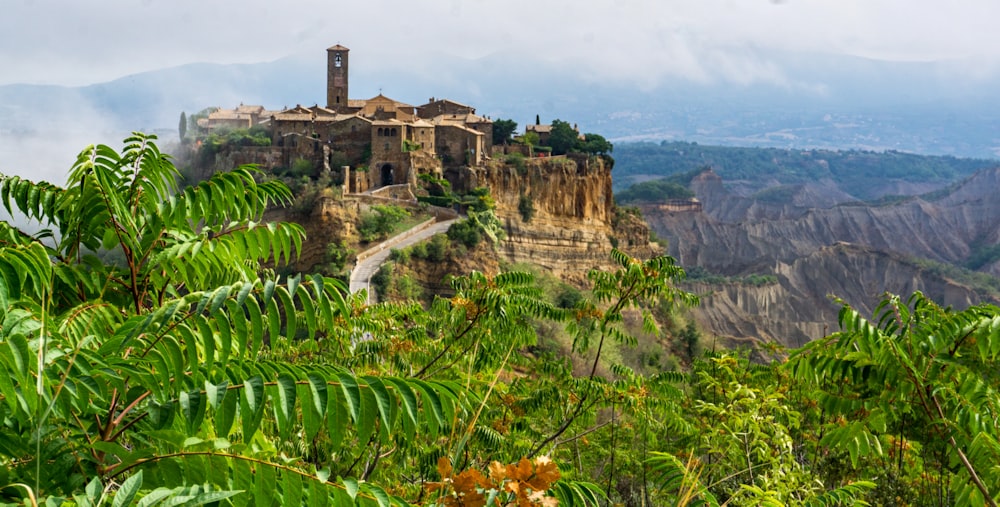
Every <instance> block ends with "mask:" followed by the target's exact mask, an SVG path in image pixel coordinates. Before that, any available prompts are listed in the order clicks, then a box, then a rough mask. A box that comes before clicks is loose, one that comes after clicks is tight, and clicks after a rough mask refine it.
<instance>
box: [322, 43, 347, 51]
mask: <svg viewBox="0 0 1000 507" xmlns="http://www.w3.org/2000/svg"><path fill="white" fill-rule="evenodd" d="M326 50H327V51H350V49H347V48H345V47H344V46H341V45H340V44H337V45H335V46H330V47H328V48H326Z"/></svg>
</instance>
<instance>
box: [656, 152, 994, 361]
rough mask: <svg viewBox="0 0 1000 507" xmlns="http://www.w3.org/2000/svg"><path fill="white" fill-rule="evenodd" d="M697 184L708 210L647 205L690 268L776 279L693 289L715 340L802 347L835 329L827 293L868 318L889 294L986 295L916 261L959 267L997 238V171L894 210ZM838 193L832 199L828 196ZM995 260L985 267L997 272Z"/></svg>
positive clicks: (971, 299)
mask: <svg viewBox="0 0 1000 507" xmlns="http://www.w3.org/2000/svg"><path fill="white" fill-rule="evenodd" d="M692 186H693V188H694V190H695V192H696V194H697V196H698V198H699V200H701V201H702V202H703V204H704V212H703V213H664V212H662V211H661V210H659V209H657V208H656V207H654V206H648V207H645V208H644V210H643V211H644V214H645V215H646V217H647V220H648V221H649V223H650V225H651V227H652V229H653V230H654V231H655V232H656V233H657V234H658V235H660V236H661V237H664V238H666V239H667V240H668V241H669V249H668V253H669V254H670V255H672V256H674V257H675V258H677V259H678V261H679V262H680V263H681V264H682V265H684V266H687V267H694V266H699V267H702V268H704V269H705V270H707V271H709V272H712V273H718V274H722V275H726V276H741V275H747V274H752V273H753V274H769V275H773V276H776V277H777V280H778V281H777V283H774V284H769V285H764V286H759V287H753V286H747V285H743V284H728V285H695V286H694V287H695V288H696V289H697V290H698V291H704V292H705V293H706V294H708V297H706V298H704V299H703V303H702V306H701V307H700V308H699V309H697V310H696V313H697V314H698V319H699V320H700V321H701V322H702V324H703V325H704V326H705V327H706V328H707V329H708V330H709V331H710V332H712V333H714V334H717V335H719V336H724V337H730V338H733V339H774V340H777V341H780V342H783V343H786V344H789V345H793V346H797V345H800V344H802V343H804V342H805V341H807V340H809V339H814V338H816V337H818V336H821V335H822V334H823V332H824V330H826V331H834V330H836V329H837V327H836V326H837V323H836V317H837V306H836V305H834V304H833V303H831V301H830V297H829V296H830V295H833V296H837V297H840V298H842V299H844V300H846V301H847V302H849V303H851V304H852V305H854V306H856V307H857V308H858V309H860V310H862V311H864V312H870V311H871V309H872V306H873V305H874V304H875V303H876V302H877V301H878V300H879V298H880V297H881V295H882V294H883V293H884V292H886V291H888V292H892V293H897V294H902V295H907V294H909V293H910V292H913V291H915V290H920V291H923V292H925V293H926V294H927V295H928V296H930V297H931V298H932V299H934V300H935V301H938V302H940V303H942V304H944V305H953V306H955V307H965V306H968V305H970V304H974V303H977V302H980V301H982V300H983V297H984V296H982V295H980V294H979V293H977V292H976V291H974V290H972V289H970V288H969V287H965V286H963V285H961V284H959V283H956V282H954V281H950V280H947V279H945V278H943V277H942V276H940V275H936V274H934V273H932V272H931V271H929V270H927V269H924V268H921V267H920V266H918V265H917V264H915V263H914V262H912V261H911V260H909V259H911V258H914V257H919V258H924V259H931V260H934V261H938V262H942V263H949V264H961V263H962V262H964V261H965V260H966V259H968V258H969V256H970V255H971V254H973V253H974V251H975V250H976V249H977V248H982V247H983V245H996V244H997V243H1000V228H998V227H997V226H996V224H997V223H1000V200H997V199H995V198H994V197H993V195H995V193H996V191H997V189H1000V169H996V170H992V171H984V172H980V173H977V174H976V175H975V176H973V177H972V178H970V179H969V180H966V181H965V182H963V183H962V184H960V185H957V186H955V187H954V188H952V189H950V191H948V192H940V193H939V194H940V195H938V196H937V197H936V198H933V199H931V198H919V197H912V198H908V199H906V200H903V201H901V202H897V203H894V204H891V205H881V206H869V205H861V204H859V203H856V202H855V203H853V204H852V203H839V204H838V203H835V202H832V201H836V199H828V200H827V201H820V202H818V203H817V204H815V205H814V206H813V207H807V206H806V204H808V203H809V202H810V201H809V200H808V199H806V198H803V199H801V200H796V199H795V198H796V197H797V196H801V195H802V194H798V193H796V192H815V191H816V190H815V189H811V190H810V189H801V188H800V189H793V190H792V192H791V194H789V195H786V196H785V197H787V198H788V199H787V200H785V201H784V202H782V203H770V202H761V200H755V199H750V198H741V197H737V196H733V195H732V194H730V193H728V192H727V191H726V190H725V188H724V187H723V184H722V181H721V179H720V178H719V177H718V176H717V175H715V174H714V173H712V172H711V171H706V172H704V173H702V174H701V175H699V176H698V177H697V178H696V179H695V182H694V183H693V185H692ZM831 195H833V196H834V197H836V194H835V193H832V194H831ZM997 264H998V263H997V262H993V263H989V264H987V265H985V266H984V267H983V268H981V269H982V270H983V271H984V272H995V271H996V270H997V269H998V268H997Z"/></svg>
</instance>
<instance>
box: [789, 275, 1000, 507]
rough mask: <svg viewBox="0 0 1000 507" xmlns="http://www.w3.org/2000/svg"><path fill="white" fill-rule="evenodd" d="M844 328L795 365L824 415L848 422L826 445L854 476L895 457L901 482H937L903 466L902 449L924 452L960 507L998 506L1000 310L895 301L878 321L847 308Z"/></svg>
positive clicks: (885, 305) (889, 300)
mask: <svg viewBox="0 0 1000 507" xmlns="http://www.w3.org/2000/svg"><path fill="white" fill-rule="evenodd" d="M840 325H841V331H840V332H838V333H835V334H833V335H830V336H828V337H826V338H823V339H821V340H817V341H814V342H812V343H810V344H808V345H806V346H805V347H803V348H802V349H801V350H799V351H797V352H795V353H794V354H793V355H792V357H791V358H790V360H789V362H788V365H787V368H788V370H789V371H791V372H793V373H794V375H795V376H796V377H797V378H799V379H802V380H803V381H806V382H810V383H816V384H818V385H819V386H820V395H819V398H818V402H819V404H820V407H821V408H822V409H823V410H824V412H825V413H827V414H829V415H830V416H831V417H839V418H840V421H844V422H840V423H838V424H834V425H831V427H830V428H829V429H827V430H826V432H825V434H824V436H823V439H822V441H821V443H823V444H826V445H832V446H836V447H839V448H841V449H845V450H846V451H847V452H849V453H850V459H851V463H852V465H853V466H855V467H857V466H859V464H860V463H861V462H862V460H864V459H869V457H881V456H884V455H886V454H887V453H889V452H893V453H895V454H896V456H897V457H898V459H899V461H898V464H895V468H896V470H895V471H896V473H897V474H898V475H905V476H911V477H912V474H915V473H921V474H934V473H935V472H934V470H933V468H930V467H928V468H925V469H924V470H913V469H911V467H910V466H909V465H907V466H905V467H904V466H903V463H904V460H903V454H902V453H903V452H904V450H903V449H904V447H903V446H904V444H905V447H906V448H912V447H914V446H915V445H919V446H920V447H922V448H924V449H926V451H925V454H924V456H925V460H926V459H928V458H930V457H933V456H937V457H938V458H937V459H939V460H940V462H941V464H942V467H941V468H939V469H938V471H937V473H936V475H937V478H936V482H938V483H939V484H948V485H950V487H951V490H952V494H954V498H955V501H956V503H957V504H960V505H983V504H986V505H996V500H997V497H998V496H1000V491H998V490H997V489H996V485H997V484H1000V471H998V469H997V468H996V467H995V463H997V462H998V460H1000V445H998V444H997V438H998V430H1000V427H998V422H997V418H996V417H995V416H994V414H996V413H997V410H998V409H1000V395H998V392H997V390H996V387H995V385H996V383H995V381H996V378H995V377H996V374H995V372H996V371H997V366H998V365H997V358H998V357H1000V310H998V309H997V308H996V307H994V306H977V307H972V308H969V309H967V310H964V311H961V312H956V311H952V310H950V309H945V308H941V307H939V306H937V305H936V304H934V303H933V302H931V301H930V300H928V299H926V298H925V297H924V296H923V295H922V294H920V293H915V294H913V296H911V297H910V298H909V300H908V301H906V302H903V301H902V300H901V299H900V298H899V297H898V296H887V297H886V298H885V299H884V300H883V301H882V303H881V304H880V305H879V306H878V308H877V309H876V311H875V315H874V317H873V319H872V320H871V321H869V320H868V319H865V318H863V317H862V316H861V315H860V314H859V313H858V312H857V311H855V310H854V309H853V308H851V307H850V306H848V305H846V304H844V306H843V309H842V310H841V312H840ZM845 419H846V421H845ZM887 444H888V445H887ZM897 445H898V446H899V448H897ZM907 463H909V462H907ZM928 464H929V463H928ZM946 466H947V467H948V468H945V467H946ZM919 477H923V475H921V476H919ZM914 481H916V479H914ZM913 484H914V486H915V487H916V486H917V485H918V482H913Z"/></svg>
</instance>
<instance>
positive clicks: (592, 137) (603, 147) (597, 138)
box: [575, 133, 614, 155]
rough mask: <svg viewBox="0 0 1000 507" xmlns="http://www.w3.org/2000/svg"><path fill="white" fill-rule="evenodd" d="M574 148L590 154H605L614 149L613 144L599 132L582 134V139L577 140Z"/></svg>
mask: <svg viewBox="0 0 1000 507" xmlns="http://www.w3.org/2000/svg"><path fill="white" fill-rule="evenodd" d="M575 148H576V150H577V151H581V152H583V153H587V154H590V155H607V154H609V153H611V150H613V149H614V145H612V144H611V143H610V142H608V140H607V139H605V138H604V136H602V135H600V134H590V133H588V134H584V135H583V139H582V140H578V141H577V144H576V146H575Z"/></svg>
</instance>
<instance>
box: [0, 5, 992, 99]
mask: <svg viewBox="0 0 1000 507" xmlns="http://www.w3.org/2000/svg"><path fill="white" fill-rule="evenodd" d="M0 5H2V7H0V12H2V15H0V48H3V49H2V50H0V69H3V72H2V73H0V85H3V84H11V83H31V84H56V85H68V86H79V85H86V84H92V83H98V82H104V81H109V80H113V79H116V78H119V77H122V76H126V75H129V74H134V73H138V72H143V71H148V70H153V69H159V68H164V67H172V66H177V65H182V64H186V63H193V62H211V63H254V62H264V61H271V60H275V59H279V58H282V57H285V56H290V55H299V54H305V53H309V52H315V51H316V50H317V48H324V49H325V48H326V47H328V46H331V45H333V44H336V43H340V44H343V45H345V46H347V47H349V48H351V49H352V55H356V54H357V53H358V52H364V55H365V56H366V57H367V58H366V61H369V62H376V61H378V62H382V63H383V64H384V65H394V66H397V67H406V66H420V65H423V64H424V63H426V62H435V61H441V60H445V59H447V58H456V57H457V58H469V59H475V58H482V57H487V56H490V55H494V54H497V53H513V54H520V55H525V56H526V57H531V58H537V59H538V60H540V61H541V62H543V63H552V64H559V65H563V66H565V68H568V69H573V71H574V72H578V73H579V75H580V76H583V77H586V78H589V79H601V80H611V81H619V82H624V83H633V84H635V85H637V86H639V87H643V88H650V87H654V86H656V85H657V84H658V83H660V82H661V81H662V80H664V79H670V78H676V77H681V78H684V79H688V80H692V81H697V82H713V81H720V80H721V81H731V82H736V83H754V82H769V83H781V82H782V81H784V80H786V79H787V77H786V76H785V75H784V72H783V70H782V69H781V68H780V66H779V65H778V64H776V63H775V61H773V60H771V59H770V58H769V57H768V56H767V55H769V54H772V53H774V52H792V53H797V52H816V53H827V54H845V55H854V56H863V57H867V58H874V59H882V60H894V61H895V60H900V61H939V60H946V61H952V62H958V63H960V64H963V65H967V66H968V69H969V72H970V73H971V72H973V70H975V71H976V72H980V73H982V72H984V70H983V69H986V71H985V72H990V73H992V72H994V71H995V69H997V68H998V65H997V64H998V62H1000V30H997V29H996V27H995V22H996V20H998V19H1000V2H997V1H996V0H954V1H952V2H947V3H945V2H940V1H938V0H934V1H931V0H505V1H503V2H500V1H493V0H421V1H407V2H404V1H399V0H289V1H283V2H277V1H274V0H240V1H238V2H237V1H217V0H88V1H85V2H83V1H79V2H78V1H68V0H2V4H0Z"/></svg>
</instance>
